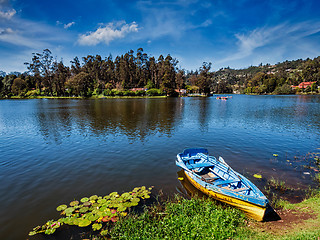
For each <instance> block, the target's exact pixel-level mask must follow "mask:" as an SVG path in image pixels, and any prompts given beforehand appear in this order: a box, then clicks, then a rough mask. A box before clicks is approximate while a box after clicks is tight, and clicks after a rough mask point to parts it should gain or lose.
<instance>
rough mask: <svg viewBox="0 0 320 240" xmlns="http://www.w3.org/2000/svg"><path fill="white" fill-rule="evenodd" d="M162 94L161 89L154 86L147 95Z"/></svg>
mask: <svg viewBox="0 0 320 240" xmlns="http://www.w3.org/2000/svg"><path fill="white" fill-rule="evenodd" d="M160 95H161V90H160V89H156V88H152V89H149V90H147V96H160Z"/></svg>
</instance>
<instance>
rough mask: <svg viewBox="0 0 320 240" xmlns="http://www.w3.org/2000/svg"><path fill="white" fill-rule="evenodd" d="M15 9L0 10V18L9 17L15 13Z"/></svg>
mask: <svg viewBox="0 0 320 240" xmlns="http://www.w3.org/2000/svg"><path fill="white" fill-rule="evenodd" d="M16 13H17V12H16V10H14V9H11V10H8V11H6V12H5V11H0V18H5V19H8V20H9V19H11V18H12V17H13V16H14V15H15V14H16Z"/></svg>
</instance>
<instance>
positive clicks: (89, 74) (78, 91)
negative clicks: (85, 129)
mask: <svg viewBox="0 0 320 240" xmlns="http://www.w3.org/2000/svg"><path fill="white" fill-rule="evenodd" d="M25 65H26V67H27V70H28V71H26V72H24V73H23V74H19V73H16V72H15V73H12V74H8V75H6V74H3V72H2V71H1V74H0V97H7V98H9V97H11V96H20V97H31V96H39V95H43V96H57V97H59V96H81V97H90V96H92V95H105V96H114V95H120V96H123V95H125V96H127V95H131V96H134V95H167V96H177V95H178V94H179V93H180V92H181V91H180V90H181V89H185V90H186V92H187V93H200V94H204V95H209V94H210V93H232V92H235V93H248V94H252V93H253V94H270V93H272V94H290V93H295V91H313V92H316V91H317V90H318V88H317V86H318V85H319V83H320V57H317V58H315V59H313V60H312V59H306V60H301V59H299V60H295V61H285V62H283V63H278V64H275V65H270V64H266V65H262V64H260V65H259V66H256V67H255V66H251V67H249V68H246V69H238V70H236V69H231V68H229V67H228V68H222V69H220V70H218V71H216V72H213V71H211V66H212V64H211V63H206V62H204V63H203V64H202V66H201V67H200V68H199V69H198V70H196V71H190V72H189V71H185V70H183V69H180V68H178V60H177V59H175V58H173V57H171V55H170V54H168V55H167V56H166V57H164V56H163V55H160V56H159V57H158V58H157V59H156V58H155V57H153V56H148V54H147V53H145V52H144V51H143V49H142V48H139V49H138V50H137V52H136V53H134V51H133V50H130V51H129V52H127V53H125V54H123V55H121V56H117V57H116V58H114V59H113V57H112V56H111V55H109V56H108V57H105V58H102V57H101V56H100V55H95V56H93V55H88V56H86V57H82V59H81V60H80V59H79V58H78V57H75V58H74V59H73V60H72V61H71V62H70V66H66V65H64V63H63V61H62V60H61V61H57V60H56V59H55V58H54V57H53V55H52V52H51V51H50V50H49V49H45V50H43V52H42V53H33V54H32V58H31V61H30V62H27V63H25ZM302 81H315V82H316V83H315V84H314V85H313V86H312V87H311V88H310V87H309V88H310V89H303V90H301V89H292V88H291V85H298V84H299V83H300V82H302ZM134 88H135V89H137V88H138V89H139V88H140V89H141V90H138V91H136V90H135V91H132V89H134ZM142 89H143V90H142ZM145 89H148V91H145Z"/></svg>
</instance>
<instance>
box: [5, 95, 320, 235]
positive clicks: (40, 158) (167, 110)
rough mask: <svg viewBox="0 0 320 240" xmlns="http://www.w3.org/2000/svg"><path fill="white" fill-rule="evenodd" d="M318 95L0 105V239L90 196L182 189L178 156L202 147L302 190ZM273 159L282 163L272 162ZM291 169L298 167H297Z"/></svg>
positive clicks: (318, 116)
mask: <svg viewBox="0 0 320 240" xmlns="http://www.w3.org/2000/svg"><path fill="white" fill-rule="evenodd" d="M319 103H320V97H319V96H246V95H234V96H233V98H231V99H229V100H228V101H223V100H217V99H215V98H214V97H211V98H167V99H164V98H161V99H98V100H75V99H34V100H1V101H0V203H1V204H0V226H1V227H0V239H26V238H27V234H28V232H29V231H30V230H32V228H33V227H35V226H37V225H40V224H43V223H45V221H46V220H49V219H56V218H57V217H58V213H57V212H56V210H55V208H56V206H58V205H60V204H62V203H69V202H70V201H72V200H74V199H79V198H81V197H84V196H91V195H94V194H98V195H106V194H108V193H110V192H112V191H118V192H123V191H129V190H131V189H132V188H134V187H136V186H143V185H145V186H155V189H157V190H160V189H162V190H163V192H165V193H166V194H169V195H170V194H174V193H177V192H178V189H179V188H180V187H181V185H180V182H179V180H178V179H177V171H179V169H178V168H177V167H176V166H175V158H176V154H177V153H179V152H181V151H183V149H184V148H188V147H205V148H207V149H208V150H209V152H210V154H211V155H214V156H216V157H217V156H219V155H220V156H223V157H224V159H225V160H226V161H227V162H228V163H229V165H231V166H232V167H233V168H234V169H235V170H237V171H239V172H240V173H242V174H244V175H245V176H247V177H248V178H249V179H251V180H252V181H253V182H254V183H255V184H257V185H258V186H259V187H260V188H261V190H263V184H262V183H261V182H259V180H257V179H254V178H253V177H252V175H253V174H255V173H260V174H261V175H262V176H263V177H264V178H270V177H274V178H276V179H279V180H282V181H285V182H286V183H287V184H288V185H292V186H299V187H301V188H304V187H307V186H308V185H309V184H310V183H311V180H312V174H310V175H308V174H304V173H305V171H306V170H304V168H302V167H301V166H302V165H303V164H305V161H304V159H308V156H309V155H308V154H309V153H315V152H317V151H320V150H319V148H320V104H319ZM273 154H278V155H279V156H278V157H274V156H273ZM294 160H295V161H294Z"/></svg>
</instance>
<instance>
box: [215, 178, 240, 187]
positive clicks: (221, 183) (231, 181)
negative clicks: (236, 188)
mask: <svg viewBox="0 0 320 240" xmlns="http://www.w3.org/2000/svg"><path fill="white" fill-rule="evenodd" d="M234 182H239V180H238V179H230V180H221V181H219V182H217V184H215V185H217V186H218V185H224V184H229V183H234Z"/></svg>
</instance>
